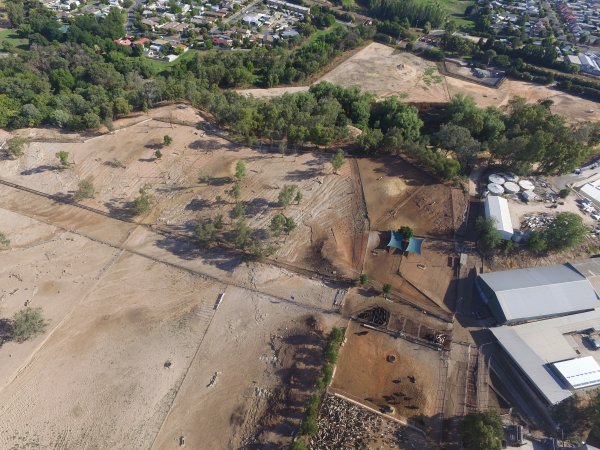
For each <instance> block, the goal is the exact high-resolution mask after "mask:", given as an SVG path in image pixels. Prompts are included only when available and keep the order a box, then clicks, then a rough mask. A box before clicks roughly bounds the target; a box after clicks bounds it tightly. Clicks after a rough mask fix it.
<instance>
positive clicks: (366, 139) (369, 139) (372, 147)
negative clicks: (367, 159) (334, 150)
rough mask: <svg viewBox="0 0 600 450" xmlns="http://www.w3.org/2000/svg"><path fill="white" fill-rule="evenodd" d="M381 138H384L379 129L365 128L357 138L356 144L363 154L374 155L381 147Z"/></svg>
mask: <svg viewBox="0 0 600 450" xmlns="http://www.w3.org/2000/svg"><path fill="white" fill-rule="evenodd" d="M383 138H384V136H383V133H382V132H381V130H380V129H378V128H375V129H372V128H367V129H366V130H365V131H363V132H362V133H361V135H360V136H359V137H358V142H357V143H358V146H359V148H360V149H361V150H362V151H363V152H365V153H368V154H374V153H377V151H378V150H379V146H380V145H381V142H382V141H383Z"/></svg>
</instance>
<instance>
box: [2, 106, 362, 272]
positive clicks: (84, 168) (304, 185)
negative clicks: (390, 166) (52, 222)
mask: <svg viewBox="0 0 600 450" xmlns="http://www.w3.org/2000/svg"><path fill="white" fill-rule="evenodd" d="M153 115H154V116H155V117H158V118H160V117H163V118H167V119H169V118H171V117H174V119H176V120H184V121H187V122H192V120H195V121H199V120H200V119H199V118H198V116H197V115H196V113H195V111H194V110H193V109H191V108H187V107H182V106H174V105H172V106H169V107H164V108H161V109H158V110H157V111H154V112H153ZM151 117H152V116H151ZM142 119H144V118H143V117H142ZM128 123H130V124H132V125H131V126H129V127H128V128H124V129H121V130H120V131H118V132H116V133H114V134H107V135H103V136H99V137H94V138H92V139H89V140H86V141H85V142H53V141H50V142H48V140H47V141H45V142H33V143H32V144H31V145H30V146H29V148H28V149H27V151H26V154H25V155H24V156H23V157H22V158H20V159H19V160H5V161H1V162H0V167H1V168H2V178H4V179H5V180H8V181H12V182H15V183H18V184H21V185H24V186H27V187H29V188H33V189H36V190H40V191H43V192H46V193H50V194H58V195H63V196H67V197H68V196H71V195H73V193H74V191H75V190H76V189H77V185H78V183H79V182H80V181H81V180H84V179H85V180H90V181H91V182H92V183H93V184H94V187H95V188H96V190H97V194H96V196H95V198H94V199H90V200H85V201H84V202H83V203H84V204H86V205H88V206H91V207H93V208H97V209H98V210H101V211H103V212H105V213H108V214H111V215H114V216H119V217H125V218H129V217H130V213H129V207H130V204H131V202H132V201H133V199H134V198H135V197H136V196H137V195H138V191H139V189H140V188H141V187H142V186H144V185H145V184H147V185H149V186H150V190H151V192H152V194H153V196H154V197H155V199H156V204H155V205H154V208H153V210H152V213H151V214H149V215H147V216H146V217H144V218H142V220H143V221H144V222H145V223H148V224H159V225H162V226H168V227H170V228H171V229H173V230H176V231H182V232H186V233H189V232H191V231H192V230H193V228H194V226H195V223H197V222H198V221H199V220H204V219H208V218H211V217H215V216H216V215H217V214H222V215H223V216H224V218H225V220H226V222H227V223H232V222H233V221H234V219H231V218H230V217H229V214H230V212H231V210H232V209H233V206H234V203H233V201H232V199H231V197H230V196H229V195H228V194H227V193H226V191H228V190H229V189H230V188H231V186H232V185H233V175H234V172H235V164H236V162H237V161H238V160H243V161H245V163H246V167H247V176H246V177H245V178H244V179H243V180H242V182H241V187H242V197H241V201H242V202H243V204H244V206H245V208H246V216H247V219H248V221H249V224H250V225H251V226H252V227H253V228H257V229H267V228H268V226H269V224H270V220H271V218H272V217H273V216H274V215H276V214H278V213H280V212H281V213H284V214H285V215H286V216H287V217H292V218H293V219H294V220H295V222H296V223H297V224H298V227H297V229H296V230H295V231H294V232H292V233H291V234H290V235H289V236H288V235H285V234H284V235H282V236H281V237H280V238H278V239H276V240H275V243H276V244H277V245H278V246H279V247H280V250H279V252H278V253H277V254H276V257H277V258H279V259H281V260H282V261H283V262H287V263H292V264H295V265H299V266H302V267H306V268H310V269H313V270H318V271H322V272H328V273H331V272H332V271H337V272H338V273H340V272H341V273H346V274H348V275H349V276H355V275H356V273H358V272H359V271H360V265H361V259H360V258H359V256H360V255H358V254H357V251H356V250H355V248H354V247H355V246H354V242H355V240H356V239H357V238H359V237H360V236H362V228H363V225H364V214H363V213H362V211H361V208H360V205H361V203H360V202H358V201H357V200H358V198H359V196H360V191H359V189H358V188H357V184H356V182H355V177H357V174H356V173H354V171H353V170H352V168H351V165H350V164H346V165H345V166H344V167H343V168H342V170H340V173H339V175H334V174H333V173H332V171H331V167H330V164H328V157H327V156H326V155H323V154H319V153H306V154H302V155H289V156H285V157H284V158H282V157H275V156H274V155H265V154H262V153H260V152H258V151H256V150H252V149H249V148H245V147H241V146H237V145H233V144H231V143H230V142H228V141H226V140H224V139H221V138H219V137H217V136H211V135H203V133H201V132H199V131H198V130H196V129H195V128H194V127H192V126H182V125H171V124H167V123H164V122H161V121H158V120H152V119H144V120H142V121H140V120H139V118H137V119H135V120H134V119H129V120H127V121H125V124H123V123H121V122H118V123H116V125H117V126H120V127H123V126H125V125H127V124H128ZM36 133H38V132H37V131H36V130H27V134H28V135H36V136H37V134H36ZM40 133H41V135H42V136H41V137H40V138H39V139H48V138H50V136H48V132H47V131H46V130H41V131H40ZM167 134H168V135H170V136H171V137H172V138H173V144H172V145H171V146H169V147H167V148H162V150H161V151H162V153H163V157H162V158H161V159H160V160H157V159H156V158H155V157H154V151H155V149H156V148H159V147H160V143H161V142H162V139H163V136H164V135H167ZM55 138H56V139H58V138H61V136H55ZM63 140H64V139H63ZM59 150H64V151H67V152H69V153H70V159H71V161H72V162H73V164H72V165H71V167H70V168H68V169H62V170H61V169H60V168H59V167H57V158H56V156H55V154H56V152H58V151H59ZM115 160H118V161H119V162H120V163H121V164H122V165H123V167H115V166H114V164H111V163H112V162H114V161H115ZM204 175H209V176H210V181H209V182H208V183H206V182H202V181H201V177H202V176H204ZM285 184H296V185H297V186H298V188H299V189H300V191H301V192H302V194H303V200H302V202H301V203H300V204H299V205H296V204H293V205H291V206H290V207H288V208H286V209H285V211H283V210H281V209H280V208H278V207H277V196H278V194H279V191H280V189H281V188H282V187H283V186H284V185H285ZM219 198H220V199H221V200H220V201H219V200H218V199H219ZM333 205H335V207H334V206H333Z"/></svg>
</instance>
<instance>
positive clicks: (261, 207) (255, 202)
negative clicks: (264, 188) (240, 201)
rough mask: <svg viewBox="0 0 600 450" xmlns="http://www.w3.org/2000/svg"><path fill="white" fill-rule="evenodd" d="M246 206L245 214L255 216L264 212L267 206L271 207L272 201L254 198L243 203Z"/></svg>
mask: <svg viewBox="0 0 600 450" xmlns="http://www.w3.org/2000/svg"><path fill="white" fill-rule="evenodd" d="M244 206H245V207H246V214H247V215H248V216H257V215H259V214H262V213H265V212H267V211H268V209H269V208H272V207H273V204H272V202H270V201H269V200H267V199H266V198H254V199H252V200H250V201H248V202H246V203H245V204H244Z"/></svg>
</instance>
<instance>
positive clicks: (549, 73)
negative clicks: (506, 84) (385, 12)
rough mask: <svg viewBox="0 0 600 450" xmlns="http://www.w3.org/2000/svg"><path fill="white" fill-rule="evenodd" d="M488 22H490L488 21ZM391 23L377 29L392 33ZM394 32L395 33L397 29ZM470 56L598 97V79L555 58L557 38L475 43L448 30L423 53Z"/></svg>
mask: <svg viewBox="0 0 600 450" xmlns="http://www.w3.org/2000/svg"><path fill="white" fill-rule="evenodd" d="M488 26H489V25H488ZM391 30H392V29H390V27H378V31H382V32H385V33H387V34H391V33H390V31H391ZM395 36H398V33H397V32H396V34H395ZM446 53H448V54H453V55H458V56H471V57H472V58H473V61H474V62H475V64H476V65H480V66H487V65H489V64H493V65H495V66H500V67H506V68H507V74H508V75H509V76H511V77H513V78H518V79H521V80H525V81H533V82H535V83H539V84H550V83H554V82H557V88H559V89H560V90H563V91H565V92H569V93H571V94H573V95H577V96H580V97H584V98H589V99H591V100H596V101H598V100H600V82H598V81H595V80H592V79H586V78H583V77H580V76H576V75H573V74H576V73H577V72H578V71H579V68H578V67H577V66H575V65H573V64H570V63H569V62H566V61H560V60H558V59H557V58H558V56H559V53H558V52H557V50H556V42H555V40H554V39H553V38H551V37H547V38H545V39H543V40H542V43H541V45H534V44H533V43H531V42H528V43H525V44H524V43H523V42H522V41H521V40H519V39H513V40H512V42H506V41H505V40H499V39H496V37H495V36H493V35H491V36H490V37H489V38H488V39H487V40H485V41H484V40H483V39H480V40H479V42H478V43H475V42H472V41H470V40H468V39H465V38H463V37H461V36H458V35H454V34H452V33H450V32H447V33H446V34H445V35H444V36H443V37H442V39H441V41H440V47H439V48H430V49H427V50H425V51H424V56H425V57H427V58H430V59H433V60H438V61H439V60H441V59H443V58H444V56H445V54H446Z"/></svg>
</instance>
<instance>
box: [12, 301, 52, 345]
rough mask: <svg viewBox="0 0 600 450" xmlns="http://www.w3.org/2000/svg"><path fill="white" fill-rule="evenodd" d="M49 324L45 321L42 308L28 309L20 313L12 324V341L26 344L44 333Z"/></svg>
mask: <svg viewBox="0 0 600 450" xmlns="http://www.w3.org/2000/svg"><path fill="white" fill-rule="evenodd" d="M47 326H48V322H46V320H44V316H43V314H42V308H31V307H27V308H24V309H22V310H20V311H18V312H17V313H16V314H15V315H14V316H13V320H12V323H11V333H10V335H11V339H13V340H14V341H16V342H19V343H21V342H25V341H26V340H28V339H31V338H33V337H35V336H37V335H38V334H41V333H43V332H44V330H45V329H46V327H47Z"/></svg>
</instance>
